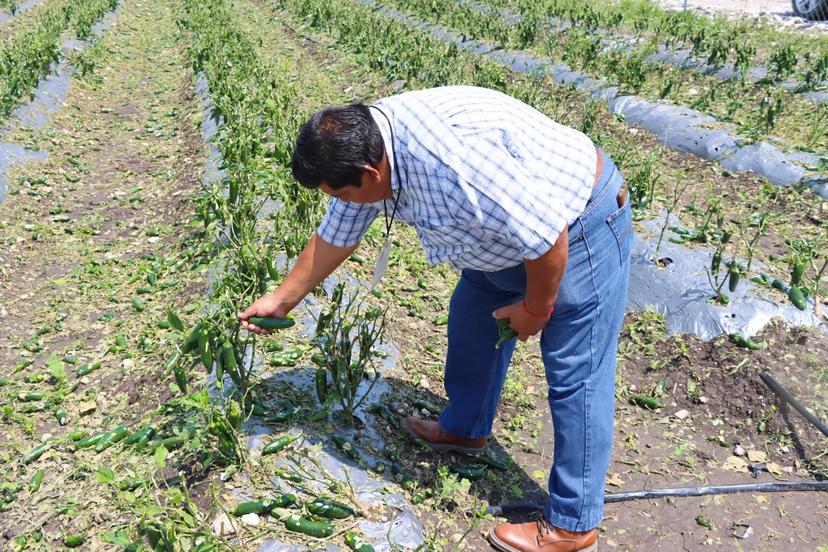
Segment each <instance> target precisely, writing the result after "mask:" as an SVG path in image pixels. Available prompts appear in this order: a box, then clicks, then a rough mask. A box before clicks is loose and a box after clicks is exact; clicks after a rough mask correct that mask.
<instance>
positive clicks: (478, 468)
mask: <svg viewBox="0 0 828 552" xmlns="http://www.w3.org/2000/svg"><path fill="white" fill-rule="evenodd" d="M449 470H450V471H451V472H452V473H456V474H457V475H459V476H460V477H464V478H466V479H470V480H472V481H478V480H480V479H483V476H484V475H486V466H485V464H469V465H468V466H461V465H458V464H455V465H452V466H449Z"/></svg>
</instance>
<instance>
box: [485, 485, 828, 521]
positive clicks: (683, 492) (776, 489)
mask: <svg viewBox="0 0 828 552" xmlns="http://www.w3.org/2000/svg"><path fill="white" fill-rule="evenodd" d="M787 491H828V481H782V482H778V481H777V482H772V483H747V484H744V485H712V486H709V487H676V488H673V489H643V490H641V491H630V492H628V493H610V494H606V495H604V503H605V504H610V503H613V502H626V501H627V500H647V499H652V498H664V497H670V496H672V497H676V496H680V497H686V496H706V495H712V494H735V493H757V492H761V493H782V492H787ZM543 509H544V508H543V505H542V504H536V503H534V502H512V503H510V504H495V505H492V506H489V507H488V508H486V513H487V514H489V515H492V516H503V515H508V514H517V513H524V512H525V513H532V512H542V511H543Z"/></svg>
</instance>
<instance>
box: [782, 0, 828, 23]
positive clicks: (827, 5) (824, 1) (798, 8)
mask: <svg viewBox="0 0 828 552" xmlns="http://www.w3.org/2000/svg"><path fill="white" fill-rule="evenodd" d="M791 4H792V6H793V11H794V13H795V14H796V15H798V16H799V17H804V18H805V19H828V0H791Z"/></svg>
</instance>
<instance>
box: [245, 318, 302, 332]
mask: <svg viewBox="0 0 828 552" xmlns="http://www.w3.org/2000/svg"><path fill="white" fill-rule="evenodd" d="M247 321H248V322H250V323H251V324H254V325H256V326H258V327H260V328H264V329H266V330H284V329H285V328H290V327H291V326H293V325H294V324H296V321H295V320H294V319H293V318H260V317H258V316H251V317H250V318H248V320H247Z"/></svg>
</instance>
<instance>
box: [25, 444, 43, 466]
mask: <svg viewBox="0 0 828 552" xmlns="http://www.w3.org/2000/svg"><path fill="white" fill-rule="evenodd" d="M47 450H49V443H44V444H42V445H40V446H38V447H35V448H33V449H32V450H30V451H29V452H27V453H26V454H24V455H23V456H22V458H20V463H21V464H24V465H26V464H31V463H32V462H34V461H35V460H37V459H38V458H40V457H41V456H43V453H44V452H46V451H47Z"/></svg>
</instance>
